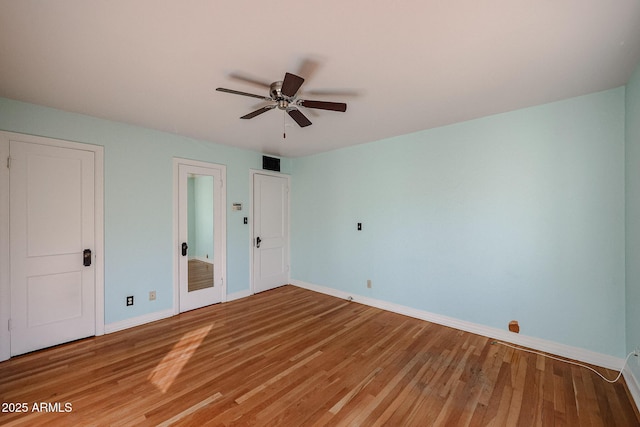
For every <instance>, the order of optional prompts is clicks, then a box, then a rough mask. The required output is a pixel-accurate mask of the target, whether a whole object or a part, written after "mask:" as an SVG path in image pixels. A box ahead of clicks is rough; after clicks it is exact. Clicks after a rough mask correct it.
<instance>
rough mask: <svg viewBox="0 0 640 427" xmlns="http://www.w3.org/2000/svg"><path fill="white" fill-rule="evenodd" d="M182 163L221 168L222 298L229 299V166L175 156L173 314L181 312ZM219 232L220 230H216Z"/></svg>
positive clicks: (223, 299) (223, 300)
mask: <svg viewBox="0 0 640 427" xmlns="http://www.w3.org/2000/svg"><path fill="white" fill-rule="evenodd" d="M180 165H187V166H196V167H203V168H208V169H218V170H220V173H221V176H222V191H221V194H220V197H221V204H222V206H221V208H222V209H220V216H221V218H220V220H221V222H222V225H223V230H220V234H221V235H220V238H221V241H220V246H221V251H222V254H221V259H222V262H221V265H220V267H218V266H216V267H215V268H220V274H221V277H222V300H221V302H226V301H227V167H226V166H225V165H221V164H217V163H209V162H202V161H199V160H190V159H182V158H179V157H174V158H173V254H174V255H173V314H174V315H176V314H180V257H181V255H180V250H179V249H180V244H181V242H180V215H179V213H180V173H179V168H180ZM216 232H218V230H216Z"/></svg>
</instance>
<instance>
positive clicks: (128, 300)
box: [127, 295, 133, 306]
mask: <svg viewBox="0 0 640 427" xmlns="http://www.w3.org/2000/svg"><path fill="white" fill-rule="evenodd" d="M130 305H133V295H131V296H128V297H127V306H130Z"/></svg>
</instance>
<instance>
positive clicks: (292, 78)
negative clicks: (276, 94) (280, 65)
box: [281, 73, 304, 97]
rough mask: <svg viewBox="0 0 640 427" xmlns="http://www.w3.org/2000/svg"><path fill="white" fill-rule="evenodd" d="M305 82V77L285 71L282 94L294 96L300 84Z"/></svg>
mask: <svg viewBox="0 0 640 427" xmlns="http://www.w3.org/2000/svg"><path fill="white" fill-rule="evenodd" d="M302 83H304V79H303V78H302V77H300V76H296V75H295V74H291V73H285V74H284V80H283V81H282V89H281V91H282V94H283V95H285V96H288V97H292V96H294V95H295V94H296V92H297V91H298V89H300V86H302Z"/></svg>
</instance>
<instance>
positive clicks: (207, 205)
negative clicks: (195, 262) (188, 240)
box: [189, 176, 214, 262]
mask: <svg viewBox="0 0 640 427" xmlns="http://www.w3.org/2000/svg"><path fill="white" fill-rule="evenodd" d="M194 179H195V185H194V199H195V200H194V201H193V209H194V218H193V219H194V221H193V222H192V223H189V232H191V229H193V232H194V235H195V246H193V250H191V247H189V254H190V255H192V256H196V257H198V258H208V259H210V260H211V261H212V262H213V234H214V230H213V221H214V220H213V191H214V189H213V177H212V176H196V177H195V178H194Z"/></svg>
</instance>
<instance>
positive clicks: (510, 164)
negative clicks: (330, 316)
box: [291, 88, 625, 357]
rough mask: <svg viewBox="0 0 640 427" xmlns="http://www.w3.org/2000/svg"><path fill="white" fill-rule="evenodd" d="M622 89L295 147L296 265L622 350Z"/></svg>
mask: <svg viewBox="0 0 640 427" xmlns="http://www.w3.org/2000/svg"><path fill="white" fill-rule="evenodd" d="M624 93H625V89H624V88H618V89H614V90H609V91H605V92H600V93H596V94H592V95H587V96H582V97H579V98H573V99H569V100H566V101H561V102H556V103H552V104H547V105H542V106H538V107H533V108H527V109H523V110H518V111H514V112H509V113H505V114H499V115H495V116H491V117H486V118H482V119H478V120H473V121H468V122H464V123H459V124H455V125H451V126H446V127H442V128H437V129H432V130H427V131H422V132H418V133H414V134H410V135H404V136H399V137H395V138H390V139H385V140H381V141H377V142H373V143H369V144H364V145H360V146H355V147H350V148H345V149H341V150H337V151H332V152H328V153H324V154H319V155H315V156H310V157H305V158H297V159H293V161H292V168H293V169H292V175H293V183H292V208H291V211H292V213H291V217H292V226H291V236H292V242H291V243H292V244H291V246H292V249H291V257H292V278H294V279H298V280H302V281H305V282H309V283H313V284H317V285H323V286H328V287H331V288H335V289H339V290H342V291H346V292H349V293H354V294H358V295H363V296H370V297H373V298H377V299H380V300H385V301H389V302H394V303H398V304H403V305H406V306H409V307H414V308H417V309H422V310H426V311H429V312H433V313H438V314H443V315H446V316H451V317H454V318H457V319H463V320H467V321H470V322H475V323H479V324H482V325H487V326H491V327H496V328H504V329H505V330H506V329H507V324H508V322H509V321H510V320H512V319H517V320H518V321H519V322H520V326H521V333H523V334H526V335H529V336H534V337H540V338H543V339H547V340H552V341H557V342H560V343H564V344H567V345H573V346H577V347H582V348H586V349H590V350H593V351H597V352H601V353H604V354H610V355H614V356H618V357H620V356H624V352H625V337H624V331H625V234H624V232H625V231H624V226H625V216H624V215H625V200H624V197H625V194H624V183H625V176H624V162H625V160H624V155H625V136H624V120H625V116H624V114H625V113H624V108H625V101H624V99H625V96H624ZM389 120H393V117H392V116H390V117H389ZM357 222H362V223H363V230H362V231H357V230H356V223H357ZM367 279H371V280H372V283H373V287H372V289H367V288H366V281H367Z"/></svg>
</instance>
